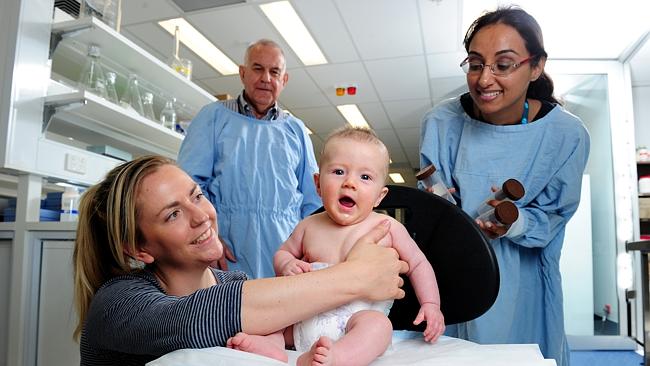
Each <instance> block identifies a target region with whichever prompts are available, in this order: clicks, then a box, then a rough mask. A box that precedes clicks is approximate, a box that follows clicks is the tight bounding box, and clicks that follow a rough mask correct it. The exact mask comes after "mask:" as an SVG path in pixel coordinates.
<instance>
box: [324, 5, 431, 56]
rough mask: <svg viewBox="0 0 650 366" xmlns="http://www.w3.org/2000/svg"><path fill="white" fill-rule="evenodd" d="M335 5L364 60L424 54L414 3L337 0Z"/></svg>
mask: <svg viewBox="0 0 650 366" xmlns="http://www.w3.org/2000/svg"><path fill="white" fill-rule="evenodd" d="M336 5H337V6H338V8H339V11H340V12H341V16H342V17H343V20H344V21H345V25H346V27H347V29H348V30H349V31H350V34H351V37H352V40H353V42H354V44H355V46H356V48H357V50H358V51H359V54H360V55H361V57H362V58H363V59H366V60H371V59H381V58H387V57H401V56H412V55H419V54H422V53H423V49H422V31H421V29H420V19H419V16H418V9H417V6H416V2H415V1H394V0H355V1H350V0H336Z"/></svg>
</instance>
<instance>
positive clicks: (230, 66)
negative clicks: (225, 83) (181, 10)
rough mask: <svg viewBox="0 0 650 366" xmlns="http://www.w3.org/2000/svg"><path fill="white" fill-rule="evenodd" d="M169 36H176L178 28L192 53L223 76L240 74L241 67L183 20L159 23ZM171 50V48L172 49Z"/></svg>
mask: <svg viewBox="0 0 650 366" xmlns="http://www.w3.org/2000/svg"><path fill="white" fill-rule="evenodd" d="M158 24H159V25H160V26H161V27H163V28H164V29H165V30H166V31H167V32H169V34H171V35H172V37H173V36H174V32H175V30H176V26H178V29H179V31H180V34H179V38H180V41H181V42H182V43H183V44H184V45H186V46H187V48H189V49H190V50H192V52H194V53H196V54H197V55H198V56H199V57H200V58H202V59H203V60H204V61H205V62H207V63H208V64H209V65H210V66H212V67H213V68H214V69H215V70H217V71H219V73H220V74H222V75H234V74H238V73H239V66H237V64H235V63H234V62H233V61H232V60H231V59H230V58H228V56H226V55H225V54H224V53H223V52H221V50H219V49H218V48H217V47H215V45H213V44H212V42H210V41H209V40H208V39H207V38H205V37H204V36H203V34H201V33H200V32H199V31H198V30H196V28H194V27H193V26H192V25H191V24H190V23H188V22H187V21H186V20H185V19H183V18H176V19H169V20H164V21H161V22H158ZM170 49H171V47H170Z"/></svg>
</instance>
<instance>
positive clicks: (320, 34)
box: [291, 0, 359, 63]
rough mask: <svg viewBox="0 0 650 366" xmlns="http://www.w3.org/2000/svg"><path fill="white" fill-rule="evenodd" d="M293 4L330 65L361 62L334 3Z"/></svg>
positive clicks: (303, 0) (306, 0)
mask: <svg viewBox="0 0 650 366" xmlns="http://www.w3.org/2000/svg"><path fill="white" fill-rule="evenodd" d="M291 3H292V4H293V6H294V8H295V9H296V12H297V13H298V15H299V16H300V18H302V20H303V22H304V23H305V26H306V27H307V29H308V30H309V32H310V33H311V35H312V37H314V39H315V40H316V43H317V44H318V45H319V47H320V48H321V50H322V51H323V53H324V54H325V58H327V61H328V62H329V63H341V62H351V61H358V60H359V56H358V54H357V51H356V50H355V48H354V44H353V43H352V39H351V38H350V35H349V33H348V31H347V28H346V27H345V24H344V23H343V19H341V16H340V15H339V12H338V9H337V8H336V6H335V5H334V3H332V1H330V0H293V1H292V2H291Z"/></svg>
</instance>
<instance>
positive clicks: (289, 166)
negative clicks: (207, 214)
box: [178, 102, 322, 278]
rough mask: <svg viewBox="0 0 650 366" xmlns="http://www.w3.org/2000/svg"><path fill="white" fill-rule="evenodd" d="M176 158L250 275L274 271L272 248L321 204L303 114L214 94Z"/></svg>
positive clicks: (233, 266)
mask: <svg viewBox="0 0 650 366" xmlns="http://www.w3.org/2000/svg"><path fill="white" fill-rule="evenodd" d="M178 163H179V165H180V166H181V168H183V169H184V170H185V171H186V172H188V174H189V175H190V176H191V177H192V179H194V180H195V181H196V182H197V183H198V184H199V185H200V186H201V189H202V190H203V192H204V194H205V195H206V197H208V198H209V200H210V201H211V202H212V204H213V205H214V206H215V208H216V209H217V213H218V217H217V221H218V222H219V234H220V235H221V237H222V239H223V240H224V241H225V243H226V244H227V245H228V246H229V247H230V248H231V249H232V250H233V254H234V255H235V257H236V258H237V263H231V262H228V265H229V266H228V269H232V270H241V271H244V272H246V274H248V276H249V277H250V278H261V277H273V276H275V272H274V270H273V255H274V254H275V251H276V250H277V249H278V247H279V246H280V245H281V244H282V243H283V242H284V241H285V240H286V239H287V238H288V237H289V235H290V234H291V232H292V231H293V229H294V227H295V226H296V224H298V221H300V220H301V219H302V218H304V217H305V216H308V215H309V214H311V213H312V212H313V211H315V210H316V209H318V208H319V207H320V206H321V205H322V204H321V200H320V197H319V196H318V193H317V192H316V187H315V185H314V178H313V175H314V173H316V172H317V171H318V167H317V165H316V159H315V157H314V149H313V147H312V143H311V140H310V138H309V136H308V135H307V132H306V129H305V126H304V124H303V123H302V121H300V120H299V119H297V118H295V117H292V116H286V117H281V118H280V119H278V120H274V121H265V120H258V119H254V118H250V117H246V116H244V115H241V114H239V113H236V112H234V111H231V110H229V109H227V108H226V107H224V106H223V105H221V103H219V102H215V103H211V104H209V105H207V106H205V107H203V109H202V110H201V111H200V112H199V113H198V114H197V116H196V117H195V118H194V119H193V120H192V123H191V124H190V127H189V129H188V131H187V136H186V137H185V140H184V141H183V143H182V145H181V149H180V152H179V154H178Z"/></svg>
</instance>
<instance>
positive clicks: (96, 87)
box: [79, 44, 108, 99]
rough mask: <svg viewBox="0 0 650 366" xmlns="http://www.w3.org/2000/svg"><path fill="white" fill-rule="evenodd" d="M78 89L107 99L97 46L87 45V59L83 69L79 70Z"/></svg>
mask: <svg viewBox="0 0 650 366" xmlns="http://www.w3.org/2000/svg"><path fill="white" fill-rule="evenodd" d="M79 88H80V89H85V90H87V91H89V92H91V93H94V94H96V95H98V96H100V97H102V98H104V99H108V98H107V94H106V79H105V76H104V69H103V68H102V65H101V63H100V50H99V46H98V45H96V44H90V45H88V57H87V59H86V63H85V65H84V67H83V69H82V70H81V76H80V77H79Z"/></svg>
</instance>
